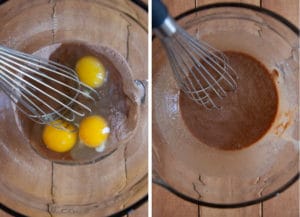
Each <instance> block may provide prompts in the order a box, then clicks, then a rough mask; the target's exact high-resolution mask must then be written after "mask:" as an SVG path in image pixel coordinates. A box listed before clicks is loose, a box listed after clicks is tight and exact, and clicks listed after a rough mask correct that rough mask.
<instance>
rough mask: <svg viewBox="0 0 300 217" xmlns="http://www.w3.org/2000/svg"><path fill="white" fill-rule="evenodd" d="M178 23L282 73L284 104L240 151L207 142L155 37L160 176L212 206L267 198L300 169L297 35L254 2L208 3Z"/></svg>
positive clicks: (279, 80)
mask: <svg viewBox="0 0 300 217" xmlns="http://www.w3.org/2000/svg"><path fill="white" fill-rule="evenodd" d="M178 22H179V24H180V25H181V26H182V27H184V28H185V29H186V30H187V31H188V32H189V33H190V34H192V35H193V36H195V37H196V38H197V39H200V40H203V41H205V42H208V43H210V44H211V45H212V46H214V47H216V48H217V49H219V50H221V51H235V52H242V53H245V54H248V55H250V56H252V57H254V58H256V59H258V60H259V61H260V62H262V63H263V64H264V65H265V67H266V68H267V69H268V71H269V73H270V74H271V73H274V70H276V71H278V76H277V74H276V76H273V79H274V83H275V85H276V88H277V92H278V98H279V102H278V109H277V113H276V116H275V120H274V121H273V123H272V124H271V126H270V128H269V129H268V131H267V133H265V134H264V136H263V137H262V138H260V139H259V140H258V141H257V142H255V143H254V144H252V145H251V146H249V147H247V148H244V149H240V150H236V151H230V150H221V149H216V148H213V147H210V146H207V145H206V144H204V143H203V142H201V141H199V140H198V139H196V138H195V137H194V136H193V134H192V133H191V132H190V130H189V129H188V127H187V126H186V124H185V122H184V120H183V118H182V113H181V112H182V109H181V107H180V103H179V100H180V98H179V96H180V92H179V88H178V86H177V84H176V82H175V80H174V78H173V75H172V71H171V68H170V65H169V63H168V60H167V57H166V54H165V52H164V50H163V47H162V46H161V44H160V43H159V42H158V40H157V39H155V40H154V42H153V99H154V101H153V108H154V113H153V131H154V132H153V136H154V139H153V140H154V144H153V146H154V154H153V155H154V159H153V161H154V166H153V167H154V170H155V173H157V176H158V179H157V180H156V182H158V183H160V184H162V185H164V186H166V187H167V188H169V189H172V190H173V191H175V192H177V193H178V194H181V195H184V196H185V197H186V198H189V199H190V200H192V201H196V202H197V201H200V202H203V203H205V204H206V205H221V206H234V205H243V204H247V203H249V202H251V203H256V202H259V201H260V200H262V199H264V198H265V197H267V196H268V195H270V194H273V193H274V192H276V191H278V190H279V189H280V188H281V187H282V186H284V185H286V184H287V183H289V181H290V180H292V179H293V177H294V176H295V175H296V174H297V173H298V159H299V155H298V153H299V147H298V145H297V144H298V142H299V114H298V112H299V111H298V108H299V96H298V91H295V90H298V88H299V81H298V76H299V68H298V66H299V62H298V52H299V44H298V36H297V33H296V32H294V31H293V29H291V28H289V26H287V25H285V24H284V23H283V22H281V21H280V19H277V18H275V16H273V15H272V14H270V13H265V12H263V11H261V10H260V9H258V8H256V7H248V6H237V5H236V6H229V5H227V6H222V7H221V6H219V7H211V8H208V9H205V10H203V9H200V10H198V11H194V12H193V13H189V14H186V15H185V16H183V17H182V18H181V19H179V20H178ZM237 73H238V72H237ZM220 112H222V111H220ZM262 112H263V111H262ZM245 124H246V123H245ZM253 127H255V126H253ZM165 129H168V130H165ZM182 177H184V179H183V178H182Z"/></svg>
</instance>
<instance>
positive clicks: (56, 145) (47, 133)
mask: <svg viewBox="0 0 300 217" xmlns="http://www.w3.org/2000/svg"><path fill="white" fill-rule="evenodd" d="M42 139H43V141H44V143H45V145H46V147H47V148H48V149H50V150H52V151H55V152H67V151H70V150H71V149H72V148H73V147H74V145H75V143H76V140H77V133H76V131H75V127H74V126H73V125H71V124H69V123H68V122H66V121H62V120H56V121H53V122H51V123H49V125H47V126H45V128H44V130H43V135H42Z"/></svg>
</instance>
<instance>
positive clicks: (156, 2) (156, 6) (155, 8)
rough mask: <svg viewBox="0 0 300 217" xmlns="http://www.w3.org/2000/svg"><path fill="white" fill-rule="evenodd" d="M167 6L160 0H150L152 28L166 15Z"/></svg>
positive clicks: (159, 24)
mask: <svg viewBox="0 0 300 217" xmlns="http://www.w3.org/2000/svg"><path fill="white" fill-rule="evenodd" d="M168 14H169V13H168V10H167V7H166V6H165V5H164V4H163V3H162V2H161V1H160V0H153V1H152V28H158V27H160V26H161V24H162V23H163V22H164V20H165V19H166V18H167V17H168Z"/></svg>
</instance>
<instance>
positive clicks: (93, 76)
mask: <svg viewBox="0 0 300 217" xmlns="http://www.w3.org/2000/svg"><path fill="white" fill-rule="evenodd" d="M75 69H76V72H77V75H78V78H79V80H80V81H81V82H83V83H85V84H86V85H88V86H90V87H92V88H98V87H101V86H102V85H103V83H104V81H105V79H106V69H105V67H104V66H103V64H102V63H101V62H100V60H99V59H97V58H96V57H93V56H84V57H82V58H81V59H79V60H78V61H77V63H76V67H75Z"/></svg>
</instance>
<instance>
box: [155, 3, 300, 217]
mask: <svg viewBox="0 0 300 217" xmlns="http://www.w3.org/2000/svg"><path fill="white" fill-rule="evenodd" d="M232 1H234V0H222V1H220V0H176V1H175V0H164V2H165V3H166V5H168V9H169V11H170V13H171V14H172V15H173V16H176V15H178V14H180V13H182V12H183V11H186V10H189V9H191V8H194V7H197V6H201V5H203V4H209V3H216V2H232ZM235 1H237V0H235ZM237 2H243V3H249V4H254V5H258V6H260V7H264V8H267V9H270V10H272V11H275V12H277V13H278V14H281V15H282V16H284V17H285V18H287V19H288V20H290V21H291V22H292V23H294V24H295V25H296V26H298V27H299V0H239V1H237ZM152 189H153V190H152V199H153V200H152V201H153V202H152V216H153V217H299V216H300V213H299V193H300V192H299V181H298V182H296V183H295V184H293V185H292V186H291V187H290V188H289V189H287V190H286V191H285V192H283V193H282V194H280V195H279V196H277V197H275V198H273V199H271V200H268V201H265V202H263V203H260V204H257V205H253V206H248V207H245V208H239V209H213V208H207V207H203V206H197V205H195V204H192V203H190V202H187V201H184V200H182V199H181V198H179V197H177V196H175V195H173V194H172V193H170V192H168V191H167V190H165V189H163V188H162V187H159V186H157V185H155V184H153V187H152Z"/></svg>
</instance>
